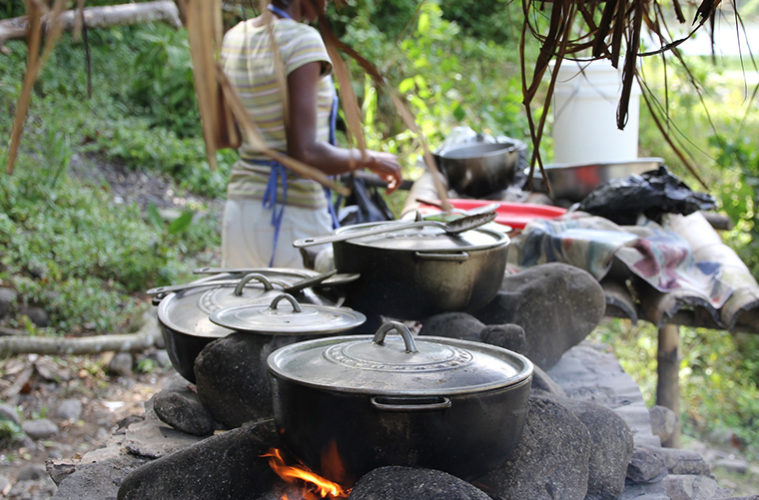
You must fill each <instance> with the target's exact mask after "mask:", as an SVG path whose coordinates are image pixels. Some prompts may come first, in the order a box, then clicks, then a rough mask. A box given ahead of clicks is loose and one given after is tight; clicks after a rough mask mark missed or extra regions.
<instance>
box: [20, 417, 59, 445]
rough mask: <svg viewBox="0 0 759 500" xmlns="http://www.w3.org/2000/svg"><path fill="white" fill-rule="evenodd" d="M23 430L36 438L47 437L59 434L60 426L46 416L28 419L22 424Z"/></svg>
mask: <svg viewBox="0 0 759 500" xmlns="http://www.w3.org/2000/svg"><path fill="white" fill-rule="evenodd" d="M21 430H23V431H24V432H25V433H26V435H27V436H29V437H30V438H32V439H35V440H37V439H47V438H50V437H53V436H55V435H56V434H58V426H57V425H55V423H54V422H53V421H52V420H48V419H46V418H40V419H38V420H26V421H24V422H23V423H22V424H21Z"/></svg>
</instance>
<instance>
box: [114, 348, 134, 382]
mask: <svg viewBox="0 0 759 500" xmlns="http://www.w3.org/2000/svg"><path fill="white" fill-rule="evenodd" d="M133 362H134V358H132V355H131V354H130V353H128V352H117V353H116V354H115V355H114V356H113V358H112V359H111V361H110V363H108V372H109V373H111V374H113V375H116V376H119V377H128V376H130V375H132V363H133Z"/></svg>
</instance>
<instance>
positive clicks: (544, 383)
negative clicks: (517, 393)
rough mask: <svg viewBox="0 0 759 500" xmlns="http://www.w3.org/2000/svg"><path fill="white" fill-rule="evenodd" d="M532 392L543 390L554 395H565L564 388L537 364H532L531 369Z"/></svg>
mask: <svg viewBox="0 0 759 500" xmlns="http://www.w3.org/2000/svg"><path fill="white" fill-rule="evenodd" d="M530 390H531V391H532V392H543V393H547V394H553V395H555V396H566V393H565V392H564V389H562V388H561V386H560V385H559V384H557V383H556V382H554V380H553V379H552V378H551V377H550V376H549V375H548V374H547V373H546V372H544V371H543V369H542V368H541V367H539V366H533V371H532V387H531V389H530Z"/></svg>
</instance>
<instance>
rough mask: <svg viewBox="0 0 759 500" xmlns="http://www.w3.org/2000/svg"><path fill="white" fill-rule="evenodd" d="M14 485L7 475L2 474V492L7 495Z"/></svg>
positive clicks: (0, 489) (0, 488)
mask: <svg viewBox="0 0 759 500" xmlns="http://www.w3.org/2000/svg"><path fill="white" fill-rule="evenodd" d="M11 487H12V484H11V481H10V479H8V478H7V477H5V476H0V494H2V495H6V494H7V492H9V491H10V489H11Z"/></svg>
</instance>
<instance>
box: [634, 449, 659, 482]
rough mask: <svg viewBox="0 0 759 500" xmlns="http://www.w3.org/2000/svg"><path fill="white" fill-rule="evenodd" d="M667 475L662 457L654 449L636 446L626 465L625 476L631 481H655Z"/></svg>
mask: <svg viewBox="0 0 759 500" xmlns="http://www.w3.org/2000/svg"><path fill="white" fill-rule="evenodd" d="M666 475H667V465H666V464H665V463H664V458H663V457H661V456H660V455H659V454H657V453H656V450H655V449H652V448H647V447H640V446H638V447H636V448H635V449H634V450H633V453H632V457H631V458H630V463H629V465H628V466H627V478H628V479H629V480H630V481H632V482H633V483H656V482H659V481H661V480H662V478H664V476H666Z"/></svg>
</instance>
